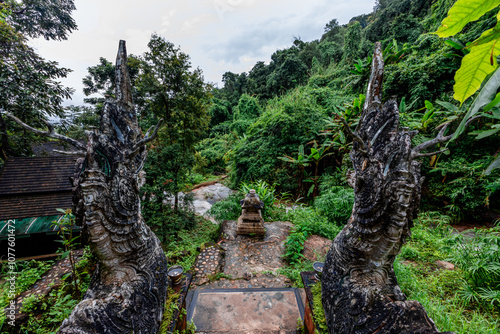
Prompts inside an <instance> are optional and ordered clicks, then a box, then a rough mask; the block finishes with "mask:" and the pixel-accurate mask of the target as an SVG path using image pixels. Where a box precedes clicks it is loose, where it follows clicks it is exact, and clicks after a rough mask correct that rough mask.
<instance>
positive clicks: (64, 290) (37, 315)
mask: <svg viewBox="0 0 500 334" xmlns="http://www.w3.org/2000/svg"><path fill="white" fill-rule="evenodd" d="M52 264H53V263H52V262H51V261H47V262H41V261H22V262H17V263H16V265H17V266H18V270H19V275H18V276H17V279H16V295H18V294H19V293H21V292H23V291H25V290H27V289H28V288H30V287H31V286H32V285H33V283H35V282H36V281H37V280H38V279H39V278H40V276H41V275H42V274H43V273H44V272H46V271H47V270H48V269H50V268H51V266H52ZM94 264H95V259H94V258H93V257H92V255H91V254H90V251H89V249H86V250H85V252H84V255H83V257H82V259H81V260H80V262H78V264H77V266H76V271H77V272H78V273H79V276H78V279H79V288H80V294H79V295H80V296H83V294H84V293H85V291H86V290H87V289H88V286H89V284H90V277H91V274H92V268H93V267H94ZM0 293H1V294H0V300H1V303H2V310H3V305H4V304H5V303H6V302H7V301H8V298H6V294H7V292H6V289H5V284H3V285H2V290H0ZM75 295H77V293H75V291H74V286H73V284H72V280H71V277H69V276H66V277H65V278H63V281H62V283H61V285H60V286H59V287H58V288H57V289H53V290H52V291H51V292H50V293H49V294H48V295H44V296H35V295H32V296H28V297H26V298H25V299H24V302H23V307H22V309H21V312H23V313H26V314H27V315H28V319H27V322H26V323H25V324H23V325H21V326H19V328H18V332H19V333H37V334H48V333H55V332H56V331H57V330H58V328H59V326H60V325H61V323H62V321H63V320H64V319H66V318H67V317H68V316H69V315H70V313H71V311H72V310H73V308H74V306H75V305H76V304H78V303H79V302H80V298H75V297H74V296H75ZM4 321H5V315H4V314H3V313H2V315H1V316H0V329H2V328H3V327H2V325H3V326H7V325H6V324H5V323H4Z"/></svg>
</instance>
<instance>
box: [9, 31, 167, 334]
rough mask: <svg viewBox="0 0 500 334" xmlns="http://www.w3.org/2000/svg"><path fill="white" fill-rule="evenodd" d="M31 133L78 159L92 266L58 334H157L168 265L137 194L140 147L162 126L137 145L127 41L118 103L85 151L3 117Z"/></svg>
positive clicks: (107, 110)
mask: <svg viewBox="0 0 500 334" xmlns="http://www.w3.org/2000/svg"><path fill="white" fill-rule="evenodd" d="M8 116H9V117H10V118H11V119H13V120H14V121H16V122H17V123H18V124H20V125H21V126H23V127H25V128H26V129H29V130H31V131H34V132H36V133H39V134H42V135H46V136H49V137H52V138H56V139H60V140H65V141H66V142H68V143H70V144H72V145H73V146H75V147H76V148H77V151H75V152H73V153H75V154H81V155H82V156H84V158H81V159H80V160H79V161H80V163H79V168H78V169H77V172H76V174H75V177H74V178H73V204H74V208H73V213H74V215H75V218H76V222H77V224H79V225H81V226H83V227H84V230H86V232H87V234H88V236H89V243H90V246H91V249H92V252H93V253H94V254H95V255H96V257H97V259H98V266H97V269H96V271H95V272H94V275H93V277H92V280H91V283H90V286H89V288H88V290H87V292H86V293H85V295H84V297H83V300H82V301H81V302H80V303H79V304H78V305H76V306H75V308H74V310H73V312H72V313H71V315H70V316H69V317H68V318H67V319H66V320H64V322H63V323H62V325H61V327H60V329H59V333H157V332H158V330H159V328H160V323H161V319H162V314H163V308H164V303H165V298H166V294H167V259H166V257H165V254H164V252H163V250H162V248H161V246H160V242H159V240H158V238H157V237H156V235H155V234H154V233H153V232H152V231H151V229H150V228H149V227H148V226H147V225H146V224H145V222H144V219H143V217H142V214H141V203H140V198H139V188H140V187H141V186H142V183H143V182H144V172H143V171H142V167H143V165H144V161H145V159H146V145H145V144H146V143H147V142H149V141H151V140H152V139H153V138H154V137H155V136H156V134H157V131H158V128H159V126H160V124H161V121H160V122H159V123H158V124H157V125H156V127H154V129H153V127H152V128H150V129H149V130H148V132H147V133H146V135H145V136H144V137H143V135H142V132H141V129H140V127H139V125H138V121H137V116H136V113H135V109H134V105H133V103H132V94H131V84H130V78H129V74H128V70H127V54H126V49H125V41H120V44H119V50H118V56H117V59H116V100H114V99H112V98H107V100H106V101H105V104H104V110H103V113H102V115H101V119H100V127H99V129H98V130H95V131H92V132H90V131H87V133H86V134H87V137H88V141H87V144H86V146H85V145H83V144H81V143H79V142H77V141H74V140H72V139H70V138H67V137H64V136H61V135H59V134H57V133H55V132H54V130H53V128H52V127H51V126H50V125H49V124H48V127H49V130H48V131H46V132H44V131H40V130H37V129H33V128H31V127H30V126H28V125H26V124H24V123H22V122H21V121H20V120H18V119H17V118H16V117H15V116H13V115H8Z"/></svg>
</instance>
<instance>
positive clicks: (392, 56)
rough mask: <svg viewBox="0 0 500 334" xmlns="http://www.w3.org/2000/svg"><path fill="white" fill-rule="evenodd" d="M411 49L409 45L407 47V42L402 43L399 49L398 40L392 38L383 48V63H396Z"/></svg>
mask: <svg viewBox="0 0 500 334" xmlns="http://www.w3.org/2000/svg"><path fill="white" fill-rule="evenodd" d="M410 51H411V47H408V44H407V43H405V44H403V47H402V48H401V50H400V49H399V46H398V42H397V41H396V40H395V39H393V40H392V42H391V43H389V45H388V46H387V47H386V48H385V50H384V52H383V55H384V64H396V63H399V61H400V60H401V59H403V58H404V56H406V55H407V54H408V53H409V52H410Z"/></svg>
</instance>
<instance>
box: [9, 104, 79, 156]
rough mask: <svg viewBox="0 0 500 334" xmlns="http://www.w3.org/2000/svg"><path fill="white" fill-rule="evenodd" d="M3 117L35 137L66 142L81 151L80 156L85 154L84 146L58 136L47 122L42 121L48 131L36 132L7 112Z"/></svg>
mask: <svg viewBox="0 0 500 334" xmlns="http://www.w3.org/2000/svg"><path fill="white" fill-rule="evenodd" d="M5 115H6V116H7V117H8V118H10V119H11V120H13V121H14V122H16V123H17V124H18V125H20V126H21V127H23V128H24V129H26V130H28V131H31V132H33V133H35V134H37V135H40V136H45V137H50V138H54V139H57V140H61V141H65V142H67V143H68V144H70V145H71V146H73V147H75V148H77V149H79V150H81V151H80V152H81V154H85V152H86V151H87V148H86V147H85V145H83V144H81V143H79V142H78V141H76V140H74V139H72V138H69V137H66V136H63V135H60V134H58V133H56V132H55V131H54V127H53V126H52V124H50V123H49V122H47V121H45V120H43V122H44V123H45V124H46V125H47V127H48V131H41V130H38V129H35V128H33V127H31V126H29V125H28V124H26V123H24V122H23V121H21V120H20V119H19V118H17V117H16V116H14V115H12V114H11V113H9V112H5Z"/></svg>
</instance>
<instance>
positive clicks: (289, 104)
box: [196, 0, 500, 221]
mask: <svg viewBox="0 0 500 334" xmlns="http://www.w3.org/2000/svg"><path fill="white" fill-rule="evenodd" d="M465 2H466V1H465ZM490 2H491V4H490V3H489V2H488V4H486V3H485V2H483V1H477V4H478V6H481V5H480V4H483V3H484V5H482V7H481V8H480V9H479V10H478V14H477V15H476V16H475V17H472V15H469V14H467V15H468V16H467V18H468V21H467V22H469V21H470V22H469V23H468V24H462V25H461V27H460V29H458V30H457V29H455V30H454V31H453V32H452V34H450V33H448V35H447V36H451V37H448V38H446V39H442V38H439V37H438V36H437V35H436V34H432V33H433V32H435V31H437V34H438V35H440V36H441V35H443V34H444V32H442V28H440V26H441V22H442V21H443V19H445V18H446V17H447V16H448V11H449V10H450V8H452V6H453V4H454V3H455V1H453V0H436V1H429V0H417V1H415V0H403V1H395V0H384V1H377V2H376V5H375V7H374V10H373V12H372V13H369V14H365V15H360V16H358V17H354V18H352V19H351V21H350V22H349V23H347V24H343V25H341V24H339V22H338V21H337V20H336V19H332V20H331V21H330V22H328V23H327V24H326V26H325V30H324V34H323V35H322V36H321V37H320V38H319V39H317V40H313V41H310V42H306V41H302V40H300V39H299V38H296V39H295V40H294V41H293V44H292V45H291V46H290V47H289V48H285V49H283V50H277V51H276V52H275V53H274V54H273V55H272V57H271V61H270V63H269V64H266V63H264V62H257V63H256V64H255V66H254V67H253V68H252V69H251V70H250V71H249V72H248V73H240V74H236V73H232V72H226V73H225V74H224V76H223V83H224V86H223V87H222V88H219V89H214V91H213V95H214V98H213V99H212V101H213V102H212V105H211V107H210V111H209V113H210V115H211V116H212V118H211V121H210V122H211V123H210V129H209V132H208V134H207V138H206V139H204V140H203V142H201V143H200V144H198V146H197V147H196V149H197V152H198V153H199V156H200V161H202V162H203V165H201V164H198V167H199V170H200V171H204V172H205V173H211V172H215V171H217V172H218V173H220V172H222V171H223V167H226V171H227V173H229V175H230V180H231V182H232V184H233V186H234V187H239V185H240V184H241V183H243V182H252V181H253V182H255V181H257V180H265V181H266V182H268V183H269V184H272V185H274V186H275V187H276V189H277V190H278V191H286V192H288V193H290V194H291V195H292V197H293V198H294V199H300V200H301V201H302V202H308V203H312V202H313V201H314V198H316V197H317V196H319V195H321V194H322V192H321V189H322V186H321V184H322V182H323V180H325V179H327V178H328V177H330V176H333V175H336V174H337V173H339V172H341V173H346V172H348V170H349V169H350V165H349V164H350V163H349V157H348V153H349V151H350V138H349V133H350V130H352V131H354V130H355V127H356V124H357V119H358V117H359V116H358V115H359V113H360V110H361V108H362V105H363V103H364V96H363V95H362V94H363V93H364V92H365V90H366V84H367V81H368V76H369V73H370V67H371V53H372V51H373V43H374V42H375V41H382V44H383V49H384V61H385V64H386V66H385V76H384V90H385V91H384V96H393V97H395V98H396V99H397V100H398V104H399V105H400V109H401V123H402V125H403V126H408V127H410V128H412V129H415V130H418V131H419V134H418V135H417V136H416V138H415V139H414V141H415V144H418V143H420V142H423V141H424V140H426V139H430V138H432V137H433V136H435V135H436V132H437V130H436V129H437V128H438V127H440V126H442V125H443V124H444V123H448V122H451V126H450V129H449V131H450V133H451V131H454V130H456V129H459V132H463V131H464V124H465V121H463V122H462V123H461V124H460V121H461V120H462V119H463V118H464V116H466V117H467V118H468V119H470V118H471V117H473V116H478V115H480V116H482V117H481V118H479V119H478V120H475V121H474V122H472V124H471V125H470V127H469V128H468V129H467V130H466V132H465V133H464V134H462V136H460V137H458V136H457V138H455V140H454V141H453V142H451V143H449V144H448V145H447V148H448V149H449V150H448V151H447V152H446V154H441V155H439V156H433V157H431V158H426V160H424V163H423V166H424V174H425V176H426V181H425V183H424V187H423V203H424V208H428V209H433V210H434V209H437V210H442V211H443V212H446V213H447V214H450V215H452V216H453V217H454V219H455V220H456V221H458V220H461V219H466V220H469V219H490V221H491V217H498V216H499V213H498V211H499V209H500V195H499V192H498V189H499V187H498V178H499V171H498V170H496V171H495V169H494V168H491V167H490V169H487V168H488V166H492V162H494V161H500V160H498V159H497V160H495V157H496V155H498V152H499V149H500V147H499V145H498V142H499V141H498V136H499V135H500V128H499V127H498V126H499V125H498V119H499V117H500V116H499V115H500V114H499V110H500V109H498V107H497V104H498V102H500V97H498V95H496V91H497V90H498V85H494V84H497V82H500V81H499V80H498V79H496V76H495V75H490V76H489V77H486V79H487V80H488V79H489V80H490V82H491V83H490V84H489V85H487V84H486V82H485V83H483V86H484V88H483V89H482V90H481V91H480V92H479V93H476V94H475V95H473V96H472V97H471V98H469V99H459V100H458V102H456V101H454V98H453V97H454V96H455V97H457V95H456V94H457V93H456V92H454V90H453V85H454V79H455V73H457V70H459V69H460V68H461V66H462V67H463V65H462V64H464V63H467V59H468V58H470V54H471V53H472V52H475V51H474V48H476V47H479V46H477V45H479V44H478V38H479V42H481V41H485V39H484V36H483V37H481V36H482V35H484V34H486V35H487V36H490V35H491V34H493V37H495V36H496V33H494V32H495V31H496V30H495V29H496V28H495V27H496V21H497V19H496V13H497V12H498V8H497V6H498V4H497V5H494V3H496V2H495V1H490ZM463 3H464V1H457V6H459V8H460V6H461V5H462V4H463ZM467 3H468V2H467ZM464 6H465V5H464ZM467 6H469V7H473V6H472V5H469V4H468V5H467ZM467 6H466V7H467ZM469 11H470V10H469ZM449 15H451V16H452V18H453V11H450V14H449ZM447 20H448V19H447ZM474 20H475V21H474ZM455 21H456V19H455ZM472 21H473V22H472ZM467 22H465V23H467ZM493 37H491V36H490V39H489V40H488V41H490V40H492V38H493ZM484 43H486V42H484ZM488 43H489V42H488ZM488 45H489V44H488ZM490 50H491V48H490ZM495 55H496V54H495ZM492 58H495V59H493V60H492V61H493V62H494V64H493V65H494V66H493V68H494V69H495V68H497V65H496V57H492ZM488 66H491V65H488ZM495 73H497V72H495ZM498 73H500V72H498ZM498 76H499V77H500V74H499V75H498ZM278 78H281V79H278ZM285 78H286V79H285ZM483 79H484V77H483ZM479 80H480V81H482V79H479ZM490 87H492V88H490ZM492 93H493V95H492ZM481 94H482V95H481ZM469 96H470V94H469ZM478 99H479V102H478V101H476V100H478ZM340 117H342V118H344V119H346V120H347V123H348V125H349V127H350V130H349V129H347V128H346V127H345V125H344V124H343V123H342V122H340ZM450 153H451V154H450ZM493 166H495V165H494V164H493ZM485 172H486V173H485ZM490 173H491V174H490ZM487 174H489V175H487ZM337 181H338V183H333V184H332V183H330V186H339V187H346V183H345V177H344V179H342V178H339V177H337ZM323 189H326V187H323ZM484 212H488V214H484ZM486 216H488V217H490V218H487V217H486ZM481 217H482V218H481Z"/></svg>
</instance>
